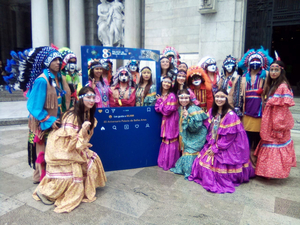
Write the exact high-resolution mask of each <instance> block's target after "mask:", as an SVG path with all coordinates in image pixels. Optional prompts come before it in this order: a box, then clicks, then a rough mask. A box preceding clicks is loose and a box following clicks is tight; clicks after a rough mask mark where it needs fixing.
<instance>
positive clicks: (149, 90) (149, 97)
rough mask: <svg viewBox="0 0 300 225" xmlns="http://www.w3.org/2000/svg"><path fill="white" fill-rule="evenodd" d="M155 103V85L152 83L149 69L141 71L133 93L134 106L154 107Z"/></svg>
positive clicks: (145, 68)
mask: <svg viewBox="0 0 300 225" xmlns="http://www.w3.org/2000/svg"><path fill="white" fill-rule="evenodd" d="M155 102H156V85H155V84H153V81H152V72H151V69H150V67H148V66H146V67H144V68H143V69H142V70H141V78H140V80H139V83H138V85H137V88H136V92H135V106H154V105H155Z"/></svg>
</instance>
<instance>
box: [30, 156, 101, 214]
mask: <svg viewBox="0 0 300 225" xmlns="http://www.w3.org/2000/svg"><path fill="white" fill-rule="evenodd" d="M86 154H87V162H86V163H84V164H79V163H76V162H73V163H72V162H70V163H68V164H66V165H58V163H56V164H57V165H51V163H48V164H47V172H46V176H45V177H44V178H43V180H42V181H41V183H40V184H39V185H38V187H37V188H36V190H35V191H34V193H33V198H34V199H35V200H39V197H38V196H37V194H36V192H37V190H39V191H40V193H41V194H43V195H44V196H45V197H46V198H47V199H49V200H50V201H53V202H55V203H54V204H55V206H56V208H55V209H54V211H55V212H57V213H63V212H70V211H72V210H73V209H74V208H76V207H77V206H78V205H79V204H80V203H81V202H93V201H95V200H96V197H95V195H96V188H97V187H104V186H105V182H106V176H105V172H104V169H103V166H102V162H101V160H100V158H99V156H98V155H97V154H96V153H95V152H93V151H91V150H87V151H86ZM62 164H65V162H64V161H62Z"/></svg>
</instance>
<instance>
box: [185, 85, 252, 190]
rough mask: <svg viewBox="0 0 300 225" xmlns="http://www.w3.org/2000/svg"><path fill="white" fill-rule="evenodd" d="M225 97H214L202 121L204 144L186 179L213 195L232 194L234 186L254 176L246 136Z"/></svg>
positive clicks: (222, 93) (220, 94) (224, 93)
mask: <svg viewBox="0 0 300 225" xmlns="http://www.w3.org/2000/svg"><path fill="white" fill-rule="evenodd" d="M227 96H228V95H227V92H226V91H225V90H219V91H217V93H216V94H215V101H214V104H213V108H212V109H211V110H210V111H209V112H208V116H209V118H208V120H206V121H205V123H206V126H207V129H208V135H207V137H206V140H207V143H206V144H205V145H204V147H203V149H202V150H201V152H200V154H199V155H198V157H197V158H196V159H195V161H194V163H193V167H192V173H191V176H190V177H189V180H193V181H195V182H196V183H198V184H201V185H202V186H203V187H204V188H205V189H206V190H208V191H211V192H215V193H226V192H228V193H233V192H234V191H235V186H238V185H240V184H241V183H243V182H248V181H249V178H250V177H254V169H253V168H252V166H251V164H249V154H250V153H249V145H248V142H247V141H248V139H247V135H246V132H245V130H244V128H243V125H242V123H241V121H240V119H239V117H238V116H237V115H236V114H235V113H234V111H233V110H232V109H231V107H230V105H229V104H228V99H227Z"/></svg>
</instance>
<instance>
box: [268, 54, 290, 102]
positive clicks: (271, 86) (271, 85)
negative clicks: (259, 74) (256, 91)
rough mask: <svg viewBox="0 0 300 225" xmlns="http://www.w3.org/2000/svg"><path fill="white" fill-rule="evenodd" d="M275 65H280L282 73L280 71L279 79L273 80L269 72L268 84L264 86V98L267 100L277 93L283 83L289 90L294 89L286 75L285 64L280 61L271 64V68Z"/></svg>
mask: <svg viewBox="0 0 300 225" xmlns="http://www.w3.org/2000/svg"><path fill="white" fill-rule="evenodd" d="M273 64H278V65H279V66H280V67H281V71H280V75H279V77H277V78H276V79H272V78H271V76H270V72H269V76H267V79H266V84H265V86H264V91H263V96H266V97H267V98H268V97H269V96H271V95H273V94H274V93H275V91H276V90H277V88H278V87H279V85H280V84H282V83H286V85H287V86H288V88H289V89H290V90H291V89H292V88H291V85H290V83H289V81H288V80H287V78H286V75H285V74H286V73H285V69H284V67H285V65H284V63H283V62H282V61H280V60H276V61H274V62H273V63H272V64H271V66H272V65H273Z"/></svg>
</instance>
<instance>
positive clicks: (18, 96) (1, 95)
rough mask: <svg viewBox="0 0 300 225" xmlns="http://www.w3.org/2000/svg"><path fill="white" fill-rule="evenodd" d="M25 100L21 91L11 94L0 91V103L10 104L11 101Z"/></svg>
mask: <svg viewBox="0 0 300 225" xmlns="http://www.w3.org/2000/svg"><path fill="white" fill-rule="evenodd" d="M26 100H27V99H26V98H25V97H24V96H23V91H21V90H16V91H13V92H12V93H9V92H8V91H6V90H4V91H0V102H12V101H26Z"/></svg>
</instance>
